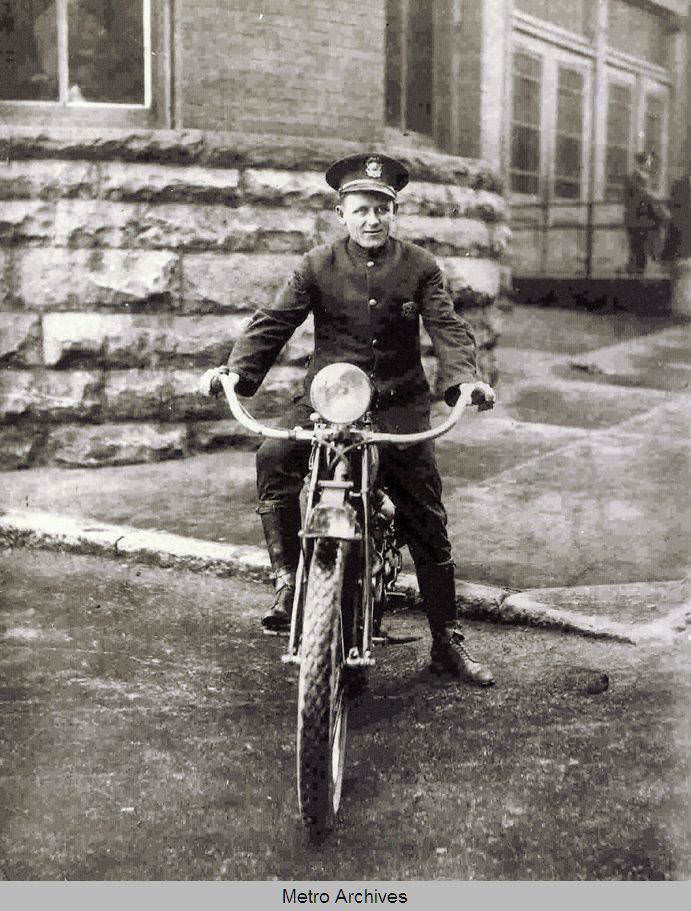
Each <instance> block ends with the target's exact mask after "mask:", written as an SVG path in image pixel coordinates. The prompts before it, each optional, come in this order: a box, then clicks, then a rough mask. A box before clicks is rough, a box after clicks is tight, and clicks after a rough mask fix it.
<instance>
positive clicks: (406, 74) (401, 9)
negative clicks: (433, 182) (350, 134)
mask: <svg viewBox="0 0 691 911" xmlns="http://www.w3.org/2000/svg"><path fill="white" fill-rule="evenodd" d="M390 2H392V3H395V4H396V5H397V7H398V16H399V21H400V33H399V41H400V48H399V50H400V57H399V59H398V61H397V63H398V66H397V71H398V121H397V122H396V123H394V122H391V121H389V120H388V114H389V112H388V105H389V100H388V98H387V97H386V91H387V88H388V80H387V73H386V72H385V73H384V126H385V128H386V129H388V130H391V131H396V132H397V133H398V134H400V135H403V136H406V137H408V136H410V137H411V138H412V139H413V141H414V142H417V143H419V144H421V145H423V146H424V145H426V144H427V142H428V141H430V140H431V141H432V143H434V140H435V116H436V86H435V59H434V58H435V54H436V50H435V46H434V44H433V46H432V56H431V59H430V68H431V92H430V99H429V104H430V108H431V111H430V132H429V133H423V132H421V131H419V130H415V129H412V128H411V126H410V125H409V123H408V100H409V90H410V69H409V54H408V50H409V47H408V45H409V43H410V25H411V12H410V4H411V0H390ZM388 5H389V0H387V3H385V4H384V14H385V16H386V14H387V8H388ZM428 8H429V16H430V25H431V30H432V37H433V40H435V38H436V34H435V32H436V26H437V22H436V15H435V11H434V6H433V5H432V4H429V7H428ZM384 53H385V55H388V47H387V45H386V39H385V41H384Z"/></svg>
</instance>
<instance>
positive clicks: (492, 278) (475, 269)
mask: <svg viewBox="0 0 691 911" xmlns="http://www.w3.org/2000/svg"><path fill="white" fill-rule="evenodd" d="M439 265H440V266H441V268H442V270H443V272H444V275H445V277H446V280H447V283H448V286H449V291H450V292H451V294H452V296H454V297H457V298H462V297H463V296H464V295H465V296H468V295H475V296H477V297H478V298H490V299H491V298H495V297H497V295H498V294H499V288H500V281H501V272H500V269H501V267H500V265H499V263H497V262H496V261H495V260H492V259H485V258H479V259H475V258H473V257H470V256H445V257H439Z"/></svg>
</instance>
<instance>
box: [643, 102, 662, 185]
mask: <svg viewBox="0 0 691 911" xmlns="http://www.w3.org/2000/svg"><path fill="white" fill-rule="evenodd" d="M664 114H665V102H664V99H662V98H661V97H660V96H659V95H654V94H652V93H648V94H647V95H646V96H645V115H644V123H645V127H644V131H643V137H644V138H643V151H644V152H646V154H648V155H649V156H650V160H651V168H650V178H651V179H650V184H651V187H652V189H653V190H659V189H660V181H661V176H662V175H661V166H662V159H663V148H662V141H663V136H664V131H663V118H664Z"/></svg>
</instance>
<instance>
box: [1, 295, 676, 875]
mask: <svg viewBox="0 0 691 911" xmlns="http://www.w3.org/2000/svg"><path fill="white" fill-rule="evenodd" d="M499 357H500V367H501V373H502V379H501V381H500V383H499V386H498V392H499V396H500V405H499V406H498V407H497V409H495V411H494V412H493V413H492V414H491V415H470V416H469V417H468V419H467V420H465V421H464V422H463V425H462V427H459V428H458V429H457V430H456V431H454V434H453V435H452V436H450V437H447V438H446V439H445V440H444V441H443V442H442V443H441V444H440V445H439V460H440V464H441V466H442V470H443V472H444V475H445V484H446V502H447V505H448V511H449V521H450V529H451V534H452V538H453V541H454V545H455V548H456V553H457V559H458V572H459V575H460V577H461V578H462V579H465V580H471V581H472V582H475V583H483V584H484V585H486V586H490V588H487V589H483V588H482V587H481V586H477V585H476V586H472V585H470V586H469V585H462V586H461V589H462V592H463V597H464V599H465V601H464V605H465V608H466V613H468V614H470V615H472V614H473V610H474V607H473V605H475V606H476V607H477V615H478V616H484V617H486V618H487V617H489V618H492V619H503V620H512V621H514V622H515V623H517V624H518V625H514V626H506V625H496V624H488V623H478V622H474V621H473V620H469V621H467V623H466V627H467V632H468V636H469V641H470V643H471V645H472V648H473V650H474V651H476V652H478V653H479V655H480V656H481V657H482V658H483V659H484V660H487V661H488V662H489V663H490V664H491V666H492V667H493V669H494V671H495V673H496V674H497V677H498V685H497V686H496V687H495V688H493V689H492V690H490V691H479V690H475V689H472V688H468V687H464V686H461V687H457V686H454V685H443V686H439V685H435V683H434V681H433V680H432V679H431V678H430V675H429V672H428V671H427V669H426V663H427V648H428V643H427V640H426V631H425V628H424V620H423V619H422V617H421V616H420V615H418V614H414V613H404V614H399V615H395V616H394V617H392V618H391V623H392V624H393V627H394V629H393V632H397V631H403V632H406V633H410V632H413V633H416V634H419V635H420V636H421V637H423V638H421V639H420V640H419V641H416V642H414V643H412V644H410V645H407V646H400V647H397V648H390V649H387V650H386V651H384V652H382V653H381V656H380V658H379V660H378V664H377V667H376V668H375V670H374V672H373V675H372V679H371V687H370V690H369V692H367V693H366V694H365V695H364V696H363V697H362V699H361V700H360V702H359V703H357V704H356V705H355V706H354V708H353V712H352V718H351V735H350V738H349V744H350V746H349V749H350V759H349V764H348V772H347V781H346V786H345V791H344V805H343V812H342V816H341V820H340V824H339V827H338V830H337V832H336V833H334V836H333V838H332V839H331V840H330V841H329V842H328V843H327V844H326V845H325V846H324V847H323V848H322V849H321V850H319V851H314V850H313V849H308V848H307V846H306V845H305V843H304V840H303V839H302V835H301V830H300V826H299V821H298V819H297V814H296V799H295V794H294V785H293V774H294V728H295V717H294V716H295V705H294V701H295V687H294V671H293V670H292V669H287V668H286V667H285V666H283V665H281V663H280V661H279V656H280V652H281V647H282V643H281V642H280V641H278V640H275V639H267V638H265V637H262V636H261V635H260V634H259V633H258V631H257V621H258V617H259V616H260V613H261V611H262V610H263V609H264V608H265V607H266V604H267V602H268V600H269V598H270V592H269V590H268V588H267V587H266V586H262V585H258V584H257V583H256V582H252V581H243V580H242V579H241V578H240V577H239V576H236V577H233V578H219V577H218V576H217V575H215V574H214V573H213V572H210V571H201V572H199V571H198V572H196V573H190V572H186V571H184V570H181V569H179V568H178V569H168V570H165V569H162V568H159V567H150V566H144V565H141V564H139V563H137V562H132V561H131V560H129V561H127V560H122V559H121V560H113V559H110V557H112V556H119V557H123V556H128V555H129V556H130V557H132V556H134V557H135V558H136V559H139V560H141V559H143V558H146V559H156V558H160V560H161V561H163V562H165V560H169V561H170V560H173V558H175V557H176V554H177V558H176V559H175V562H176V564H177V565H178V567H179V566H183V567H184V566H194V567H195V568H196V569H197V570H200V569H202V568H203V567H209V566H211V567H212V568H213V569H214V570H218V569H219V567H220V566H223V567H225V570H226V571H228V570H229V569H233V567H235V568H236V569H237V568H238V566H240V567H241V568H242V570H243V572H245V574H248V573H249V574H250V575H255V576H258V577H262V575H264V574H265V571H266V559H265V555H264V553H263V551H262V550H261V549H260V547H259V545H260V544H261V537H260V527H259V523H258V519H257V517H256V515H255V514H254V512H253V508H252V507H253V500H254V491H253V476H254V469H253V459H252V456H251V454H248V453H241V452H237V451H231V452H216V453H211V454H208V455H206V456H200V457H196V458H192V459H188V460H182V461H179V462H167V463H161V464H159V465H145V466H128V467H124V468H113V469H102V470H99V471H88V470H85V471H82V470H76V471H66V470H59V469H40V470H33V471H25V472H14V473H7V474H4V475H3V477H2V482H3V488H2V493H1V494H0V504H2V506H3V507H4V514H0V543H2V544H3V545H4V547H5V550H4V551H3V552H1V553H0V701H1V702H2V703H3V705H2V713H3V719H4V723H3V725H2V727H1V728H0V858H1V861H0V869H1V871H2V876H4V877H5V878H6V879H62V878H68V879H101V878H103V879H145V880H146V879H151V880H157V879H214V878H220V879H267V878H271V877H278V878H280V879H349V878H355V879H359V880H362V879H378V878H382V879H397V878H400V879H435V878H452V879H462V880H465V879H557V880H568V879H616V880H620V879H683V878H684V877H686V876H688V851H687V842H686V835H687V821H688V815H687V810H686V802H687V790H686V782H685V774H686V768H687V760H688V712H687V709H686V706H687V704H688V686H689V677H688V654H687V651H688V636H687V635H682V631H683V629H684V623H683V620H684V616H685V611H686V610H687V607H685V604H687V593H686V588H685V580H686V577H687V570H688V562H687V561H688V505H689V504H688V445H689V436H688V405H689V398H688V396H689V392H688V365H689V350H688V334H687V328H686V327H685V326H680V325H679V324H676V323H674V322H672V321H670V320H669V319H667V318H643V317H640V316H632V315H627V314H623V313H617V314H607V313H598V314H588V313H582V312H581V313H579V312H577V311H557V310H537V309H532V308H519V309H516V310H515V311H513V313H509V314H507V315H506V321H505V327H504V336H503V344H502V347H501V349H500V351H499ZM440 414H441V410H440ZM32 510H33V511H43V516H42V518H40V519H39V518H37V517H36V514H35V513H34V512H31V511H32ZM46 513H47V514H48V515H46ZM65 515H72V516H77V517H78V518H77V520H76V521H75V522H74V524H73V526H71V527H73V529H76V530H74V532H73V533H71V534H72V537H71V539H70V541H69V542H68V543H69V546H70V547H71V546H74V547H77V548H81V549H82V550H83V549H85V548H87V549H89V548H90V549H92V550H93V551H95V552H98V553H99V554H101V556H99V557H95V556H84V555H80V556H73V555H69V554H65V553H54V552H50V551H46V550H37V549H26V548H21V547H16V546H12V545H13V544H14V545H16V544H17V542H19V541H23V542H25V543H26V542H29V541H33V542H34V543H36V542H37V540H38V539H39V538H40V534H39V532H40V528H44V530H45V529H48V531H47V532H46V533H45V534H44V537H43V538H42V539H41V540H42V543H43V544H51V543H52V544H53V545H55V544H56V542H58V541H59V540H62V539H61V534H62V536H63V539H64V538H65V533H66V530H67V529H68V527H70V526H68V523H67V522H66V520H65V518H64V516H65ZM41 523H43V524H42V525H41ZM103 523H116V525H115V527H114V528H106V527H104V525H103ZM117 523H125V524H126V525H127V526H129V527H131V530H129V529H128V528H123V527H122V526H121V525H120V524H117ZM137 529H159V530H162V531H163V532H166V533H167V534H166V535H165V536H162V535H161V534H159V535H150V534H148V533H146V532H142V531H139V532H138V531H137ZM60 530H62V531H60ZM171 532H172V533H175V534H174V535H171V534H170V533H171ZM137 534H139V535H140V536H141V537H140V539H139V543H137V540H135V538H136V535H137ZM142 542H144V543H142ZM146 542H148V543H146ZM224 542H225V543H224ZM63 543H65V541H64V540H63ZM147 548H148V549H147ZM105 554H107V555H109V558H108V559H106V558H105V557H104V556H103V555H105ZM178 558H179V559H178ZM497 592H498V593H499V594H497ZM538 622H539V623H542V624H543V625H547V626H552V627H559V628H560V629H561V630H565V629H572V630H576V631H581V632H587V633H589V634H590V635H600V634H606V635H607V636H609V637H610V638H609V639H606V640H602V639H589V638H584V637H582V636H566V635H563V634H562V633H560V632H557V631H555V630H554V629H542V628H530V627H528V626H526V625H525V624H526V623H538ZM613 636H615V637H616V636H619V639H628V640H629V641H631V642H636V643H638V644H637V645H636V646H634V645H630V644H626V643H625V642H623V641H612V637H613ZM605 675H606V677H607V678H608V686H607V688H604V682H606V681H605ZM373 756H376V757H377V759H376V762H373V761H372V760H371V757H373Z"/></svg>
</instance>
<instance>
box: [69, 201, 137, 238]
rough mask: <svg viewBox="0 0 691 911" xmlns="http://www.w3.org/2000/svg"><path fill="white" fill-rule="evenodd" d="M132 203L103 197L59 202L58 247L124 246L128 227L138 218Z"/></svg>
mask: <svg viewBox="0 0 691 911" xmlns="http://www.w3.org/2000/svg"><path fill="white" fill-rule="evenodd" d="M136 211H137V207H136V205H135V204H132V203H111V202H104V201H103V200H101V199H61V200H58V202H57V203H56V204H55V244H56V246H58V247H124V246H127V243H126V241H125V238H126V233H125V232H126V230H127V229H128V228H129V226H130V225H131V224H132V221H133V220H134V219H135V218H136Z"/></svg>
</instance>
